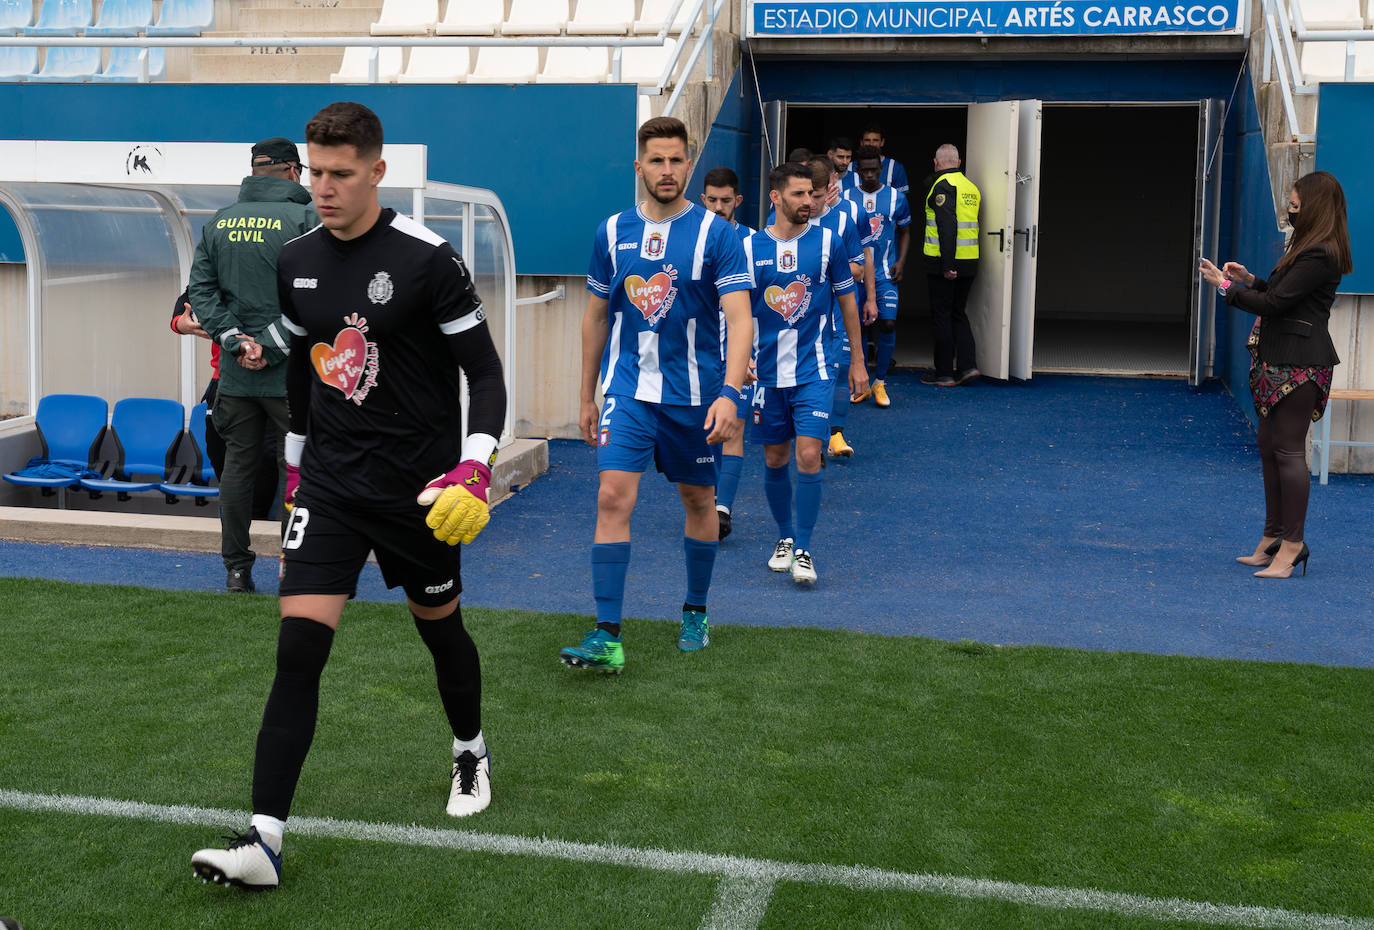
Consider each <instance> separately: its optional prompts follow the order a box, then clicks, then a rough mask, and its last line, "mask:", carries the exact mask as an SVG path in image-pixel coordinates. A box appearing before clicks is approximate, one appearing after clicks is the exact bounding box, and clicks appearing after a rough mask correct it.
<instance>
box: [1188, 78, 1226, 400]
mask: <svg viewBox="0 0 1374 930" xmlns="http://www.w3.org/2000/svg"><path fill="white" fill-rule="evenodd" d="M1225 103H1226V101H1224V100H1216V99H1213V100H1203V101H1202V102H1201V104H1200V105H1199V107H1198V147H1197V196H1196V200H1195V202H1194V204H1193V252H1194V254H1193V267H1194V268H1196V267H1197V266H1198V265H1200V264H1201V263H1202V259H1203V258H1208V259H1211V260H1212V261H1214V262H1215V261H1223V260H1224V258H1223V256H1220V255H1218V254H1217V248H1218V243H1219V241H1220V226H1221V166H1222V158H1221V155H1222V152H1221V130H1222V125H1223V123H1224V121H1225V118H1226V114H1225ZM1216 293H1217V292H1216V289H1215V288H1213V287H1212V286H1211V285H1209V284H1208V283H1207V282H1206V281H1204V280H1202V275H1201V274H1199V273H1196V272H1195V273H1194V275H1193V295H1192V296H1193V300H1192V307H1191V309H1190V317H1191V318H1190V320H1189V327H1188V329H1189V333H1188V383H1189V384H1191V385H1193V386H1194V387H1196V386H1197V385H1199V384H1201V383H1202V382H1203V381H1205V380H1206V379H1208V378H1210V377H1211V376H1212V355H1213V353H1214V351H1215V343H1216V321H1217V298H1216Z"/></svg>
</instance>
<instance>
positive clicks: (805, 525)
mask: <svg viewBox="0 0 1374 930" xmlns="http://www.w3.org/2000/svg"><path fill="white" fill-rule="evenodd" d="M821 487H822V484H821V473H820V472H813V473H811V474H807V473H806V472H804V471H799V472H797V538H796V545H795V547H794V548H796V549H805V550H806V551H807V552H810V551H811V533H812V531H814V530H815V529H816V520H817V519H818V518H819V517H820V515H821Z"/></svg>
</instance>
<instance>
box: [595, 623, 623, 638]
mask: <svg viewBox="0 0 1374 930" xmlns="http://www.w3.org/2000/svg"><path fill="white" fill-rule="evenodd" d="M596 628H597V629H598V630H605V631H606V632H607V633H610V634H611V635H612V636H616V637H619V636H620V624H619V623H598V624H597V625H596Z"/></svg>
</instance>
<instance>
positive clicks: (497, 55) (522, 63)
mask: <svg viewBox="0 0 1374 930" xmlns="http://www.w3.org/2000/svg"><path fill="white" fill-rule="evenodd" d="M538 74H539V49H537V48H509V47H507V48H500V47H496V46H487V47H485V48H479V49H478V50H477V64H476V65H475V66H474V67H473V69H472V74H470V75H468V83H469V84H532V83H534V79H535V77H536V76H537V75H538Z"/></svg>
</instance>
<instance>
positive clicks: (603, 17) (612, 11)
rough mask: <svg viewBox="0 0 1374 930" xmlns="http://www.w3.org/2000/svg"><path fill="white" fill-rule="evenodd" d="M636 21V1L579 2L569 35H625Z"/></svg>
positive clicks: (570, 24) (580, 0)
mask: <svg viewBox="0 0 1374 930" xmlns="http://www.w3.org/2000/svg"><path fill="white" fill-rule="evenodd" d="M634 20H635V0H577V10H576V11H575V12H574V13H573V18H572V19H571V20H570V21H569V22H568V35H582V36H613V35H615V36H618V35H624V34H625V33H627V32H629V31H630V26H631V25H632V24H633V23H634Z"/></svg>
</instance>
